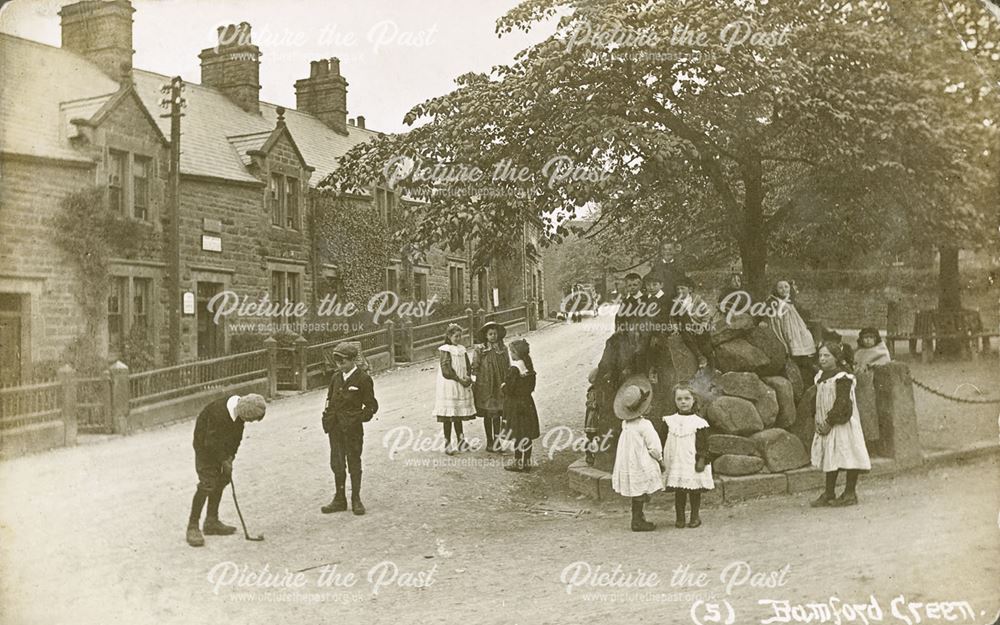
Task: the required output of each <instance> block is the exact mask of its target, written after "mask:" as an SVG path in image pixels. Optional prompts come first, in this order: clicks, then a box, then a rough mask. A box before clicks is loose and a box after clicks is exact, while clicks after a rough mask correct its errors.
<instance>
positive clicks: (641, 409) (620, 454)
mask: <svg viewBox="0 0 1000 625" xmlns="http://www.w3.org/2000/svg"><path fill="white" fill-rule="evenodd" d="M652 399H653V387H652V385H651V384H650V383H649V379H648V378H646V376H644V375H632V376H629V377H628V378H626V380H625V382H624V383H622V385H621V387H620V388H619V389H618V393H617V394H616V395H615V401H614V410H615V416H617V417H618V418H619V419H621V420H622V431H621V434H620V435H619V436H618V451H617V454H616V455H615V467H614V470H613V471H612V473H611V488H613V489H614V490H615V492H617V493H619V494H620V495H624V496H625V497H631V498H632V524H631V527H632V531H633V532H648V531H650V530H652V529H654V528H655V527H656V525H654V524H653V523H650V522H649V521H647V520H646V517H645V516H644V515H643V511H642V507H643V505H644V504H645V503H646V502H648V501H649V496H650V495H651V494H652V493H655V492H656V491H659V490H662V489H663V477H662V474H661V470H660V460H661V459H662V458H663V449H662V448H661V447H660V437H659V436H658V435H657V433H656V428H654V427H653V424H652V422H650V421H649V420H648V419H644V418H643V416H642V415H643V414H644V413H645V412H646V411H648V410H649V406H650V403H651V402H652Z"/></svg>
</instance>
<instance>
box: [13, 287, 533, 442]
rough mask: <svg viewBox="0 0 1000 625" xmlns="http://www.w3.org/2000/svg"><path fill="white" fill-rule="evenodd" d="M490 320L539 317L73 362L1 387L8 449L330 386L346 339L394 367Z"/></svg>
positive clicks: (469, 314)
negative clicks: (181, 359)
mask: <svg viewBox="0 0 1000 625" xmlns="http://www.w3.org/2000/svg"><path fill="white" fill-rule="evenodd" d="M487 321H495V322H497V323H501V324H503V325H504V326H506V327H513V326H516V325H518V324H525V326H526V328H527V329H535V327H536V324H537V317H536V315H535V308H534V306H531V305H530V304H529V303H528V302H524V304H523V305H521V306H515V307H513V308H508V309H506V310H500V311H494V312H491V313H486V312H485V311H483V310H479V311H477V312H475V313H474V312H473V311H472V310H471V309H466V314H464V315H462V316H459V317H454V318H451V319H443V320H441V321H435V322H432V323H427V324H421V325H418V326H414V325H411V324H410V323H409V322H408V321H407V322H404V323H403V325H402V326H401V327H399V328H396V327H395V326H394V324H393V323H392V322H391V321H390V322H387V323H386V325H385V326H384V328H382V329H379V330H375V331H372V332H366V333H364V334H358V335H354V336H349V337H345V338H342V339H338V340H335V341H328V342H324V343H318V344H315V345H309V344H308V342H307V341H306V340H305V339H301V338H300V339H299V340H298V341H296V343H295V344H293V345H291V346H283V347H279V346H278V343H277V341H276V340H275V339H274V338H273V337H272V338H267V339H265V340H264V347H263V349H259V350H256V351H251V352H246V353H242V354H234V355H230V356H222V357H219V358H209V359H204V360H195V361H192V362H187V363H183V364H179V365H174V366H170V367H162V368H159V369H153V370H150V371H141V372H136V373H132V372H130V371H129V369H128V367H127V366H126V365H124V364H123V363H121V362H116V363H115V364H113V365H112V366H111V367H109V368H108V370H107V371H104V372H102V373H100V374H99V375H95V376H89V377H84V376H78V375H77V374H76V373H75V372H74V371H73V370H72V369H71V368H70V367H69V366H65V367H63V368H62V369H60V370H59V373H58V378H57V379H56V380H54V381H47V382H41V383H36V384H29V385H24V386H16V387H9V388H0V453H2V454H3V455H5V456H7V455H11V454H12V453H13V454H15V455H16V454H17V453H25V452H26V451H32V450H38V449H45V448H49V447H54V446H61V445H72V444H75V443H76V437H77V432H78V431H82V432H84V433H93V434H98V433H102V434H124V433H127V432H128V431H130V430H131V429H134V427H135V425H134V424H133V423H132V419H133V418H136V415H137V414H140V413H141V414H142V415H144V416H143V417H142V418H139V419H138V420H137V422H138V423H139V425H140V426H148V425H150V424H153V423H157V422H162V419H163V418H164V415H167V417H166V418H173V419H176V418H178V417H180V418H184V417H186V416H190V415H189V414H188V412H189V411H190V410H191V406H188V405H186V404H184V402H186V403H187V404H189V403H191V402H190V401H188V399H187V398H190V399H191V400H192V401H193V400H201V401H204V399H203V397H207V396H209V395H212V394H213V393H216V394H224V393H225V392H227V391H228V390H230V389H241V388H242V389H247V388H260V389H261V392H266V393H267V394H268V395H269V396H271V397H273V396H275V395H276V394H277V392H278V391H279V390H282V389H287V390H299V391H305V390H308V389H310V388H314V387H315V386H317V385H319V384H320V383H322V384H325V383H326V381H325V378H326V376H327V375H328V373H329V371H330V370H331V366H330V364H331V363H330V359H329V354H330V351H331V350H332V349H333V347H334V346H335V345H336V344H337V343H340V342H342V341H348V342H354V343H356V344H358V345H359V346H360V350H361V352H362V354H364V356H365V358H366V359H367V360H369V361H370V362H374V363H377V364H376V366H377V367H379V368H388V367H391V366H393V365H394V364H395V363H396V362H397V361H412V360H414V359H418V358H419V356H421V355H423V352H422V351H421V350H427V349H433V348H434V347H435V346H436V345H438V344H440V343H441V341H442V340H443V336H444V331H445V328H447V327H448V325H449V324H452V323H455V324H458V325H460V326H461V327H462V329H463V330H465V332H466V337H467V339H468V341H469V343H470V344H471V341H472V339H473V337H472V334H473V331H474V330H475V329H476V328H477V327H479V326H480V325H482V324H483V323H485V322H487ZM182 404H183V405H182ZM153 412H155V413H156V414H155V415H154V416H149V415H150V413H153ZM157 419H161V421H157ZM42 429H44V430H45V431H46V432H47V434H46V435H45V436H46V439H45V440H44V441H40V442H39V440H36V439H39V436H38V434H37V432H38V431H40V430H42ZM29 430H30V431H29ZM19 435H24V436H21V438H18V436H19ZM25 440H27V441H28V442H27V443H24V441H25ZM12 450H14V451H12Z"/></svg>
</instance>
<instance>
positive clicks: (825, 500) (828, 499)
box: [809, 471, 838, 508]
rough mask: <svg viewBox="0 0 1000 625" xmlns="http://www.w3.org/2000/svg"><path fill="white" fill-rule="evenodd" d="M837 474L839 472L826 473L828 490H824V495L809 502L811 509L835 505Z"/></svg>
mask: <svg viewBox="0 0 1000 625" xmlns="http://www.w3.org/2000/svg"><path fill="white" fill-rule="evenodd" d="M837 473H838V472H837V471H827V472H826V488H824V489H823V494H822V495H820V496H819V497H817V498H816V499H814V500H813V501H811V502H809V505H810V506H811V507H813V508H825V507H827V506H830V505H831V504H832V503H833V501H834V499H836V492H835V489H836V488H837Z"/></svg>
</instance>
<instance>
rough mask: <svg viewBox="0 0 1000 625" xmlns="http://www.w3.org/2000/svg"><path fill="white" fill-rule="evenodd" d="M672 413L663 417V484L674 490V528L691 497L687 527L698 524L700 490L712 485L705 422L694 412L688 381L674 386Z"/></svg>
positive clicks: (678, 524) (713, 486)
mask: <svg viewBox="0 0 1000 625" xmlns="http://www.w3.org/2000/svg"><path fill="white" fill-rule="evenodd" d="M673 394H674V403H675V404H676V405H677V412H676V413H675V414H672V415H669V416H666V417H663V422H664V423H665V424H666V426H667V443H666V445H664V446H663V465H664V466H665V467H666V471H665V473H664V476H663V483H664V486H666V488H668V489H673V491H674V513H675V514H676V517H677V518H676V522H675V523H674V525H675V527H684V526H685V522H684V521H685V519H684V512H685V510H684V508H685V506H686V502H687V500H689V499H690V500H691V520H690V521H688V522H687V523H686V525H687V527H699V526H701V515H700V511H701V493H702V491H704V490H711V489H713V488H715V481H714V480H713V479H712V466H711V465H710V464H709V463H708V427H709V425H708V421H705V420H704V419H702V418H701V417H699V416H698V414H697V403H698V402H697V399H696V398H695V395H694V391H693V390H692V389H691V386H690V385H688V384H678V385H676V386H675V387H674V389H673Z"/></svg>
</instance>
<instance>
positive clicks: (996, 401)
mask: <svg viewBox="0 0 1000 625" xmlns="http://www.w3.org/2000/svg"><path fill="white" fill-rule="evenodd" d="M910 381H911V382H913V385H914V386H916V387H917V388H920V389H923V390H924V391H926V392H928V393H930V394H931V395H937V396H938V397H943V398H944V399H947V400H949V401H955V402H959V403H963V404H1000V397H998V398H995V399H969V398H967V397H956V396H955V395H948V394H947V393H943V392H941V391H939V390H937V389H936V388H931V387H930V386H927V385H926V384H924V383H923V382H921V381H920V380H917V379H916V378H914V377H913V376H912V375H911V376H910ZM973 388H975V387H973ZM976 392H979V393H981V391H979V389H978V388H976Z"/></svg>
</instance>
